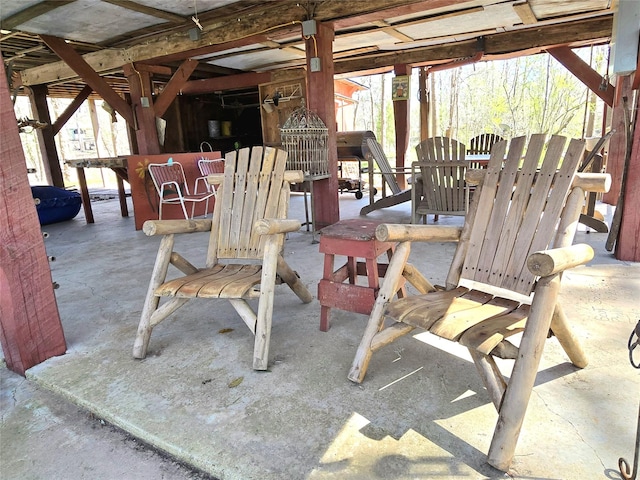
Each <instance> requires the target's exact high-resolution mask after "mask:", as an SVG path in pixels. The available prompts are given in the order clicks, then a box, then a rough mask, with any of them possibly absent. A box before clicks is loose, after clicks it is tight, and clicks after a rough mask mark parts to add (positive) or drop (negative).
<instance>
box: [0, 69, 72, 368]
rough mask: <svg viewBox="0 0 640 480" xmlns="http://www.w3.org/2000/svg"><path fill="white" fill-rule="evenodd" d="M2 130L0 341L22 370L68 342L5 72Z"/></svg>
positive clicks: (10, 362)
mask: <svg viewBox="0 0 640 480" xmlns="http://www.w3.org/2000/svg"><path fill="white" fill-rule="evenodd" d="M0 58H1V57H0ZM42 120H43V119H42V118H41V121H42ZM47 128H48V129H49V130H51V126H49V127H47ZM0 131H1V132H2V135H0V158H2V161H1V162H0V192H2V193H0V225H2V228H0V343H1V344H2V351H3V353H4V358H5V361H6V363H7V367H8V368H9V369H10V370H13V371H14V372H16V373H19V374H20V375H24V373H25V371H26V370H27V369H29V368H31V367H33V366H34V365H37V364H38V363H40V362H43V361H45V360H46V359H48V358H50V357H53V356H56V355H62V354H63V353H65V351H66V350H67V345H66V341H65V338H64V333H63V331H62V324H61V322H60V314H59V312H58V305H57V304H56V297H55V295H54V293H53V283H52V280H51V269H50V268H49V261H48V259H47V252H46V250H45V248H44V241H43V238H42V230H41V229H40V224H39V222H38V214H37V212H36V207H35V205H34V202H33V196H32V195H31V189H30V188H29V180H28V178H27V165H26V162H25V158H24V153H23V151H22V143H21V141H20V135H19V134H18V126H17V122H16V117H15V115H14V113H13V105H12V103H11V98H10V96H9V87H8V85H7V80H6V76H5V75H0Z"/></svg>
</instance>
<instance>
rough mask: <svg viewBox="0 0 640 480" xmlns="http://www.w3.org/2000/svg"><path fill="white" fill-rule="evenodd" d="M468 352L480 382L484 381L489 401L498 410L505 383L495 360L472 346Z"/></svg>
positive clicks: (505, 386)
mask: <svg viewBox="0 0 640 480" xmlns="http://www.w3.org/2000/svg"><path fill="white" fill-rule="evenodd" d="M469 354H470V355H471V358H472V359H473V363H475V365H476V368H477V369H478V373H479V374H480V378H482V383H484V386H485V388H486V389H487V392H488V393H489V396H490V397H491V401H492V402H493V404H494V405H495V407H496V410H497V411H498V412H499V411H500V405H501V404H502V396H503V395H504V391H505V389H506V388H507V384H506V382H505V381H504V378H503V377H502V374H501V373H500V370H499V369H498V366H497V365H496V361H495V360H494V359H493V357H491V356H490V355H484V354H482V353H480V352H478V351H477V350H475V349H474V348H469Z"/></svg>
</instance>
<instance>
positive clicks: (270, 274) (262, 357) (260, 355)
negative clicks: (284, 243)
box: [253, 236, 280, 370]
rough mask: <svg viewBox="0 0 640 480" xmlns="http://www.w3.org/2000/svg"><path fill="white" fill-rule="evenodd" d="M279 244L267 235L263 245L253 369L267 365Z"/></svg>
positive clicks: (265, 367) (259, 368) (263, 367)
mask: <svg viewBox="0 0 640 480" xmlns="http://www.w3.org/2000/svg"><path fill="white" fill-rule="evenodd" d="M279 250H280V248H279V245H278V242H277V239H276V238H275V236H269V237H268V238H267V241H266V242H265V246H264V251H263V252H264V253H263V259H264V260H263V262H262V278H261V281H260V300H259V301H258V315H257V320H256V338H255V343H254V346H253V369H254V370H266V369H267V368H268V366H269V342H270V341H271V322H272V317H273V296H274V293H275V286H276V272H277V268H278V255H279Z"/></svg>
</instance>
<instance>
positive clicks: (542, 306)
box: [488, 275, 560, 472]
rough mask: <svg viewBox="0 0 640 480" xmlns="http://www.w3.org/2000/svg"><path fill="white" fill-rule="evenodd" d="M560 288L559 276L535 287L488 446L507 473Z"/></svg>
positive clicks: (497, 464) (495, 463) (491, 456)
mask: <svg viewBox="0 0 640 480" xmlns="http://www.w3.org/2000/svg"><path fill="white" fill-rule="evenodd" d="M559 290H560V278H559V276H558V275H553V276H550V277H543V278H541V279H540V280H539V282H538V285H537V287H536V296H535V299H534V301H533V303H532V305H531V311H530V314H529V319H528V320H527V325H526V327H525V330H524V333H523V335H522V341H521V342H520V350H519V352H520V353H519V356H518V358H517V359H516V361H515V364H514V366H513V371H512V372H511V378H510V379H509V384H508V385H507V389H506V391H505V394H504V398H503V401H502V406H501V407H500V414H499V416H498V422H497V424H496V429H495V431H494V434H493V439H492V441H491V446H490V447H489V455H488V457H489V458H488V462H489V464H490V465H493V466H494V467H495V468H497V469H499V470H502V471H504V472H506V471H507V470H508V469H509V466H510V465H511V461H512V460H513V455H514V453H515V450H516V443H517V441H518V436H519V434H520V429H521V428H522V422H523V421H524V415H525V413H526V411H527V405H528V403H529V398H530V396H531V392H532V390H533V385H534V383H535V380H536V375H537V372H538V367H539V365H540V359H541V357H542V352H543V350H544V344H545V342H546V340H547V334H548V332H549V327H550V326H551V317H552V315H553V311H554V307H555V304H556V301H557V299H558V292H559Z"/></svg>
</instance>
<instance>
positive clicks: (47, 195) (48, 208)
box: [31, 185, 82, 225]
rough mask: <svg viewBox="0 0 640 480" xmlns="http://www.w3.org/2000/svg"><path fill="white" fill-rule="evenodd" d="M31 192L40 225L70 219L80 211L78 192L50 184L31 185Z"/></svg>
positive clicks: (80, 202)
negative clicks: (35, 200)
mask: <svg viewBox="0 0 640 480" xmlns="http://www.w3.org/2000/svg"><path fill="white" fill-rule="evenodd" d="M31 194H32V195H33V198H34V199H38V200H39V201H38V202H36V210H37V211H38V219H39V220H40V225H49V224H50V223H58V222H64V221H66V220H71V219H72V218H74V217H75V216H76V215H77V214H78V212H79V211H80V207H81V206H82V198H81V197H80V194H79V193H78V192H71V191H69V190H65V189H64V188H58V187H51V186H47V185H45V186H36V187H31Z"/></svg>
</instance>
